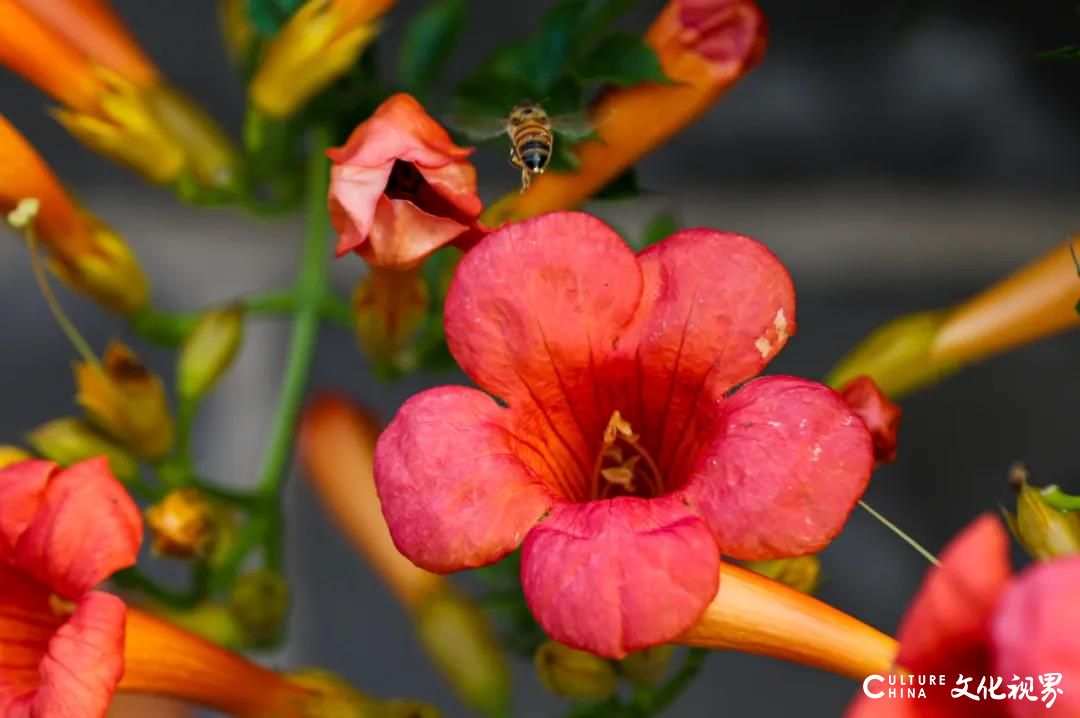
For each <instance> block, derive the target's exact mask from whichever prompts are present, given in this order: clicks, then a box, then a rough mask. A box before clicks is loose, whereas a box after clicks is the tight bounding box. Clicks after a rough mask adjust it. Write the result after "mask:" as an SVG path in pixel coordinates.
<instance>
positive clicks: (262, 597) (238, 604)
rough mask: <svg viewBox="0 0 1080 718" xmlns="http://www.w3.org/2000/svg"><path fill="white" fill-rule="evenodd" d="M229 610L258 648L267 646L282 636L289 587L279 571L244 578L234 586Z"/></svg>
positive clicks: (251, 574) (255, 572)
mask: <svg viewBox="0 0 1080 718" xmlns="http://www.w3.org/2000/svg"><path fill="white" fill-rule="evenodd" d="M229 610H231V611H232V614H233V615H234V616H235V617H236V621H237V623H238V624H240V627H241V629H243V631H244V633H246V634H247V636H248V637H249V638H250V639H251V641H252V642H253V643H255V644H257V645H258V644H266V643H269V642H271V641H273V640H274V639H275V638H277V637H278V636H279V635H280V634H281V629H282V626H283V625H284V624H285V617H286V615H288V612H289V584H288V583H286V581H285V577H284V576H282V575H281V574H280V573H278V572H277V571H270V570H262V571H252V572H251V573H248V574H244V575H243V576H241V577H240V578H239V579H238V580H237V581H236V584H235V585H234V586H233V589H232V594H231V595H230V596H229Z"/></svg>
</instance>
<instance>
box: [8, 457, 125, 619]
mask: <svg viewBox="0 0 1080 718" xmlns="http://www.w3.org/2000/svg"><path fill="white" fill-rule="evenodd" d="M141 542H142V515H141V514H140V513H139V509H138V507H137V506H136V505H135V503H134V502H133V501H132V500H131V497H130V496H129V495H128V493H127V490H126V489H124V487H123V486H122V485H121V484H120V482H118V481H117V480H116V479H115V478H114V477H113V475H112V473H111V472H110V471H109V465H108V462H107V461H106V460H105V459H104V458H98V459H91V460H89V461H83V462H81V463H79V464H75V465H74V466H71V467H70V468H68V469H65V470H63V471H61V472H59V473H57V474H55V475H54V476H53V477H52V478H51V479H50V481H49V483H48V486H47V487H46V488H45V490H44V492H43V493H42V494H41V505H40V508H39V510H38V511H37V513H36V514H35V515H34V518H33V520H32V521H31V522H30V523H29V524H28V525H27V526H26V528H25V530H24V531H23V532H22V534H21V535H20V536H19V539H18V543H17V544H16V546H15V551H14V553H13V556H12V562H13V563H14V565H15V566H17V567H18V568H20V569H22V570H24V571H26V572H27V573H29V574H30V575H32V576H34V577H35V578H37V579H38V580H39V581H41V582H42V583H43V584H45V585H46V586H48V587H49V588H50V589H51V590H53V591H55V592H56V593H58V594H60V595H61V596H64V597H65V598H71V599H77V598H78V597H80V596H82V595H83V594H84V593H86V592H87V591H89V590H90V589H91V588H93V587H94V586H96V585H98V584H99V583H101V582H102V581H104V580H105V579H106V578H108V577H109V576H110V575H112V574H113V573H114V572H116V571H118V570H119V569H121V568H125V567H127V566H131V565H133V564H134V563H135V557H136V555H137V554H138V551H139V544H140V543H141Z"/></svg>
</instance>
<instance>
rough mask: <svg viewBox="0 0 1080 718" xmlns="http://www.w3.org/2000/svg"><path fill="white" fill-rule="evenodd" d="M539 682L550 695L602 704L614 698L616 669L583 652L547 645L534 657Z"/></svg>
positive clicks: (552, 644)
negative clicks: (601, 702)
mask: <svg viewBox="0 0 1080 718" xmlns="http://www.w3.org/2000/svg"><path fill="white" fill-rule="evenodd" d="M533 662H534V663H535V665H536V673H537V675H538V676H539V677H540V682H541V683H543V684H544V687H546V688H547V689H548V690H549V691H551V692H552V693H554V694H555V695H557V696H560V697H562V698H569V699H570V700H575V701H597V702H599V701H603V700H607V699H608V698H610V697H611V696H613V695H614V694H615V689H616V688H617V687H618V685H619V677H618V674H616V672H615V665H614V664H613V663H612V662H611V661H608V660H606V659H603V658H601V657H599V656H597V655H594V654H592V653H588V652H586V651H579V650H577V649H576V648H570V647H569V646H564V645H563V644H561V643H557V642H555V641H546V642H545V643H544V644H543V645H541V646H540V648H538V649H536V655H535V656H534V657H533Z"/></svg>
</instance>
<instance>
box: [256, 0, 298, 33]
mask: <svg viewBox="0 0 1080 718" xmlns="http://www.w3.org/2000/svg"><path fill="white" fill-rule="evenodd" d="M303 4H304V0H247V13H248V17H249V18H251V24H252V25H254V26H255V29H256V30H257V31H258V32H259V34H261V35H275V34H277V32H278V30H280V29H281V26H282V25H284V24H285V21H286V20H288V19H289V18H290V17H292V15H293V13H294V12H296V11H297V10H298V9H299V8H300V6H301V5H303Z"/></svg>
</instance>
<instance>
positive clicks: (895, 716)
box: [844, 682, 959, 718]
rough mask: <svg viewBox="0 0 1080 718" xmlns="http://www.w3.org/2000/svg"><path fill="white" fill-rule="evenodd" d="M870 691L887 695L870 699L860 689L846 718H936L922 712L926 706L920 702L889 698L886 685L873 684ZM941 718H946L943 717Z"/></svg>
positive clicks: (845, 715)
mask: <svg viewBox="0 0 1080 718" xmlns="http://www.w3.org/2000/svg"><path fill="white" fill-rule="evenodd" d="M870 690H871V691H873V692H874V693H877V692H878V691H885V693H886V695H885V696H883V697H881V698H869V697H868V696H866V695H864V694H863V693H862V691H861V689H860V692H859V694H858V695H859V697H858V698H856V699H855V701H854V702H853V703H852V704H851V706H850V707H849V708H848V709H847V712H846V713H844V718H934V716H933V714H930V713H927V712H924V711H923V710H922V709H923V708H924V706H923V705H921V704H920V702H919V701H918V700H899V699H896V698H889V697H888V691H889V686H888V685H886V684H883V683H876V682H875V683H871V684H870ZM941 718H945V717H944V716H941ZM957 718H959V717H957Z"/></svg>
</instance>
